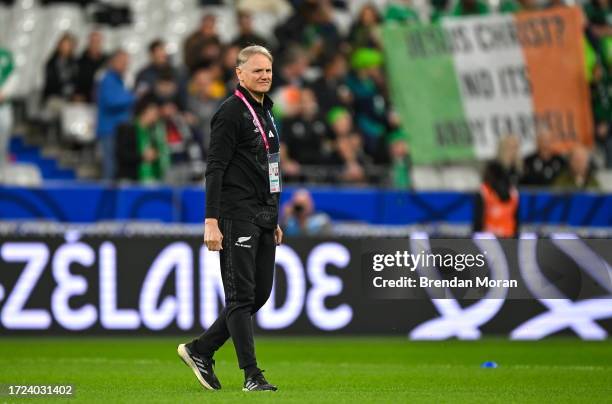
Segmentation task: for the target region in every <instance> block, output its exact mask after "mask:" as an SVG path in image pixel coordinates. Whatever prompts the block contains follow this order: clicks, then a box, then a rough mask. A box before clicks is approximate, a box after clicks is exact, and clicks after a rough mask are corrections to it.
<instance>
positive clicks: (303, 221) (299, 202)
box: [281, 188, 331, 236]
mask: <svg viewBox="0 0 612 404" xmlns="http://www.w3.org/2000/svg"><path fill="white" fill-rule="evenodd" d="M281 221H282V223H283V230H284V232H285V235H287V236H299V235H304V234H310V235H313V234H321V233H324V232H326V231H328V230H329V227H330V225H331V220H330V218H329V216H328V215H327V214H325V213H317V212H316V211H315V205H314V202H313V200H312V195H311V194H310V192H308V190H306V189H304V188H302V189H298V190H297V191H295V192H294V193H293V195H292V196H291V200H290V201H289V202H287V203H286V204H285V205H284V206H283V210H282V219H281Z"/></svg>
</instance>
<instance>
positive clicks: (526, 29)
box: [515, 7, 593, 152]
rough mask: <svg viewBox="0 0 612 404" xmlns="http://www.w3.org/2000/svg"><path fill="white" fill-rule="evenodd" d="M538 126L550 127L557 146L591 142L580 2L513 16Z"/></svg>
mask: <svg viewBox="0 0 612 404" xmlns="http://www.w3.org/2000/svg"><path fill="white" fill-rule="evenodd" d="M515 18H516V20H515V23H516V27H517V35H518V37H519V39H520V41H521V44H522V48H523V54H524V57H525V62H526V64H527V68H528V74H529V80H530V83H531V88H532V100H533V108H534V113H535V114H536V117H537V122H538V126H539V127H549V128H550V129H551V130H552V132H553V133H554V135H555V138H556V145H555V146H556V148H557V149H558V150H559V151H561V152H565V151H568V150H569V149H571V147H572V146H574V145H575V144H576V142H580V143H582V144H585V145H587V146H592V144H593V121H592V114H591V100H590V93H589V86H588V82H587V78H586V73H585V62H584V49H583V41H582V37H583V33H582V24H583V17H582V13H581V11H580V9H578V8H577V7H559V8H555V9H551V10H547V11H541V12H529V13H519V14H517V15H516V16H515Z"/></svg>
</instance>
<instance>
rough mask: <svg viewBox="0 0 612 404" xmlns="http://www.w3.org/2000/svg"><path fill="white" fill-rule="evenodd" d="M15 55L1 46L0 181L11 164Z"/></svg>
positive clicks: (15, 83) (15, 77)
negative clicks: (9, 152)
mask: <svg viewBox="0 0 612 404" xmlns="http://www.w3.org/2000/svg"><path fill="white" fill-rule="evenodd" d="M14 69H15V63H14V61H13V54H12V53H11V52H10V51H9V50H8V49H6V48H3V47H1V46H0V181H2V177H3V175H4V170H5V169H6V166H7V165H8V163H9V156H8V147H9V141H10V139H11V133H12V130H13V107H12V105H11V98H12V96H13V94H14V92H15V88H16V85H17V76H16V75H15V74H14V73H15V72H14Z"/></svg>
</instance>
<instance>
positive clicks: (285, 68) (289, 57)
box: [272, 46, 309, 90]
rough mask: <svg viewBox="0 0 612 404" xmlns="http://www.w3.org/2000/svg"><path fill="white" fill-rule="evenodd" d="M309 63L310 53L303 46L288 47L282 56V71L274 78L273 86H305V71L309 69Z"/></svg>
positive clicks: (274, 87)
mask: <svg viewBox="0 0 612 404" xmlns="http://www.w3.org/2000/svg"><path fill="white" fill-rule="evenodd" d="M308 64H309V59H308V54H307V53H306V52H305V51H304V50H303V49H302V48H299V47H297V46H294V47H291V48H289V49H287V52H286V53H285V54H284V57H283V58H282V65H281V68H280V69H279V70H280V71H279V73H278V74H277V75H275V76H274V79H273V80H272V88H273V89H274V90H276V89H277V88H279V87H283V86H287V85H292V86H296V87H300V88H301V87H303V85H304V83H305V81H304V73H306V70H308Z"/></svg>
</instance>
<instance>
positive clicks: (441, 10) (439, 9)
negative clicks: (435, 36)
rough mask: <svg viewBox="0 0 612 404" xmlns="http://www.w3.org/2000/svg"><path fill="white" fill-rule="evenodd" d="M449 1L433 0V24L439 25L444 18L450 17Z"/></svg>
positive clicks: (431, 17)
mask: <svg viewBox="0 0 612 404" xmlns="http://www.w3.org/2000/svg"><path fill="white" fill-rule="evenodd" d="M449 4H450V1H449V0H431V14H430V16H429V20H430V22H431V23H432V24H437V23H439V22H440V21H441V20H442V18H443V17H446V16H447V15H449V13H450V11H449Z"/></svg>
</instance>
